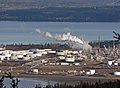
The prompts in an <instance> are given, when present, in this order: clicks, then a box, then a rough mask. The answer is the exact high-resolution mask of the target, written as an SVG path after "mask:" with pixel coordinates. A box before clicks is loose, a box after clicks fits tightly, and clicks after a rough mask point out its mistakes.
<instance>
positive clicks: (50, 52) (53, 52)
mask: <svg viewBox="0 0 120 88" xmlns="http://www.w3.org/2000/svg"><path fill="white" fill-rule="evenodd" d="M48 53H49V54H55V53H56V51H48Z"/></svg>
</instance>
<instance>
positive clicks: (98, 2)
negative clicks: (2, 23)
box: [0, 0, 120, 10]
mask: <svg viewBox="0 0 120 88" xmlns="http://www.w3.org/2000/svg"><path fill="white" fill-rule="evenodd" d="M118 5H120V0H0V9H5V10H6V9H7V10H11V9H31V8H45V7H93V6H95V7H96V6H118Z"/></svg>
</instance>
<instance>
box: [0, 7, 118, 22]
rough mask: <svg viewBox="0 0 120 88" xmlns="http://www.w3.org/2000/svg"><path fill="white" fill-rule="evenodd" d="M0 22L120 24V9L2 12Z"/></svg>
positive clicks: (58, 8)
mask: <svg viewBox="0 0 120 88" xmlns="http://www.w3.org/2000/svg"><path fill="white" fill-rule="evenodd" d="M0 21H52V22H56V21H58V22H120V7H96V8H88V7H86V8H64V7H49V8H41V9H24V10H4V11H0Z"/></svg>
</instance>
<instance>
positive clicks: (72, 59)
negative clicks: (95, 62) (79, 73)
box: [65, 57, 75, 62]
mask: <svg viewBox="0 0 120 88" xmlns="http://www.w3.org/2000/svg"><path fill="white" fill-rule="evenodd" d="M65 61H66V62H75V58H74V57H72V58H70V57H68V58H66V59H65Z"/></svg>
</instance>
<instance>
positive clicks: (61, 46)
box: [0, 40, 120, 50]
mask: <svg viewBox="0 0 120 88" xmlns="http://www.w3.org/2000/svg"><path fill="white" fill-rule="evenodd" d="M89 44H90V45H91V46H92V47H93V48H95V47H100V48H104V46H105V47H106V48H109V47H111V48H113V47H114V46H116V47H117V46H119V45H120V42H118V41H116V40H104V41H91V42H89ZM0 47H5V48H6V49H8V50H28V49H53V50H62V49H63V50H73V49H72V48H71V47H70V45H69V44H67V43H65V44H60V43H45V44H24V43H19V44H6V45H4V44H1V45H0Z"/></svg>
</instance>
